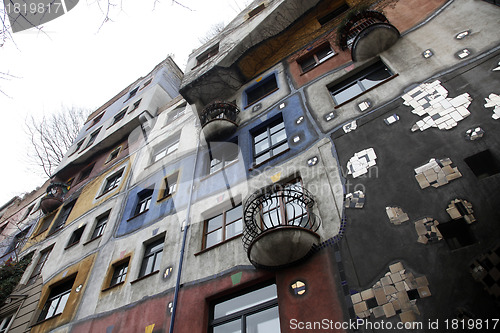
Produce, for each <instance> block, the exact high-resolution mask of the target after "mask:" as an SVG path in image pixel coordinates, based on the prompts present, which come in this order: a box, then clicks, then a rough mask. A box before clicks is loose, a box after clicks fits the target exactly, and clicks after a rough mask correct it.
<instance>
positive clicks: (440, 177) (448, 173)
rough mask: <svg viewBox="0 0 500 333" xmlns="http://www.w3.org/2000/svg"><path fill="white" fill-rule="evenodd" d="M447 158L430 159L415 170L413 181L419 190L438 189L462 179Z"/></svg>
mask: <svg viewBox="0 0 500 333" xmlns="http://www.w3.org/2000/svg"><path fill="white" fill-rule="evenodd" d="M452 163H453V162H452V161H451V160H450V159H449V158H443V159H441V160H438V159H436V158H431V159H430V160H429V162H428V163H426V164H424V165H422V166H419V167H418V168H416V169H415V179H416V180H417V182H418V185H420V188H421V189H424V188H426V187H429V186H432V187H435V188H438V187H440V186H443V185H446V184H448V183H449V182H451V181H452V180H454V179H457V178H460V177H462V174H461V173H460V171H458V168H457V167H452V166H451V164H452Z"/></svg>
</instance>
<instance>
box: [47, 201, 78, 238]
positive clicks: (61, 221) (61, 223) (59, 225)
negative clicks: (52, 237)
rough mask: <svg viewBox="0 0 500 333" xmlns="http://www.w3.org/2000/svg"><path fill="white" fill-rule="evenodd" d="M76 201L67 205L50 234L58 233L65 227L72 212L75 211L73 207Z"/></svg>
mask: <svg viewBox="0 0 500 333" xmlns="http://www.w3.org/2000/svg"><path fill="white" fill-rule="evenodd" d="M75 203H76V199H75V200H73V201H71V202H70V203H69V204H67V205H65V206H64V207H63V208H62V210H61V212H60V213H59V216H58V217H57V220H56V222H55V223H54V225H53V226H52V229H51V230H50V233H53V232H56V231H57V230H59V229H61V228H62V227H64V224H65V223H66V221H67V220H68V217H69V214H71V211H72V210H73V207H74V206H75Z"/></svg>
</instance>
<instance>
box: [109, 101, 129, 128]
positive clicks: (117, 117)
mask: <svg viewBox="0 0 500 333" xmlns="http://www.w3.org/2000/svg"><path fill="white" fill-rule="evenodd" d="M127 110H128V106H127V107H126V108H125V109H123V110H121V111H120V112H118V113H117V114H116V116H114V117H113V123H112V124H111V126H113V125H114V124H116V123H117V122H119V121H120V120H122V119H123V117H125V113H127Z"/></svg>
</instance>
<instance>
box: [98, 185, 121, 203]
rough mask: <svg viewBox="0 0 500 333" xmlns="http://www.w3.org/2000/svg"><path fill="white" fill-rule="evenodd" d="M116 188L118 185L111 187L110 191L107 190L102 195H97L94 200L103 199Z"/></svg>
mask: <svg viewBox="0 0 500 333" xmlns="http://www.w3.org/2000/svg"><path fill="white" fill-rule="evenodd" d="M118 186H120V185H116V186H113V187H112V188H110V189H109V190H107V191H106V192H103V193H101V194H99V195H98V196H97V197H96V200H97V199H100V198H102V197H104V196H105V195H107V194H108V193H110V192H113V190H115V189H116V188H117V187H118Z"/></svg>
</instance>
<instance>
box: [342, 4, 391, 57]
mask: <svg viewBox="0 0 500 333" xmlns="http://www.w3.org/2000/svg"><path fill="white" fill-rule="evenodd" d="M398 39H399V31H398V29H396V27H394V26H393V25H392V24H390V23H389V20H387V18H386V17H385V16H384V14H382V13H380V12H377V11H372V10H364V11H361V12H357V13H354V14H352V16H351V17H350V18H348V19H347V22H346V23H345V24H344V25H343V26H342V27H341V28H340V29H339V44H340V47H341V48H342V50H344V51H345V50H347V49H349V50H351V56H352V60H353V61H363V60H367V59H370V58H372V57H375V56H376V55H378V54H380V53H381V52H383V51H385V50H387V49H389V48H390V47H391V46H392V45H394V44H395V43H396V42H397V40H398Z"/></svg>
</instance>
